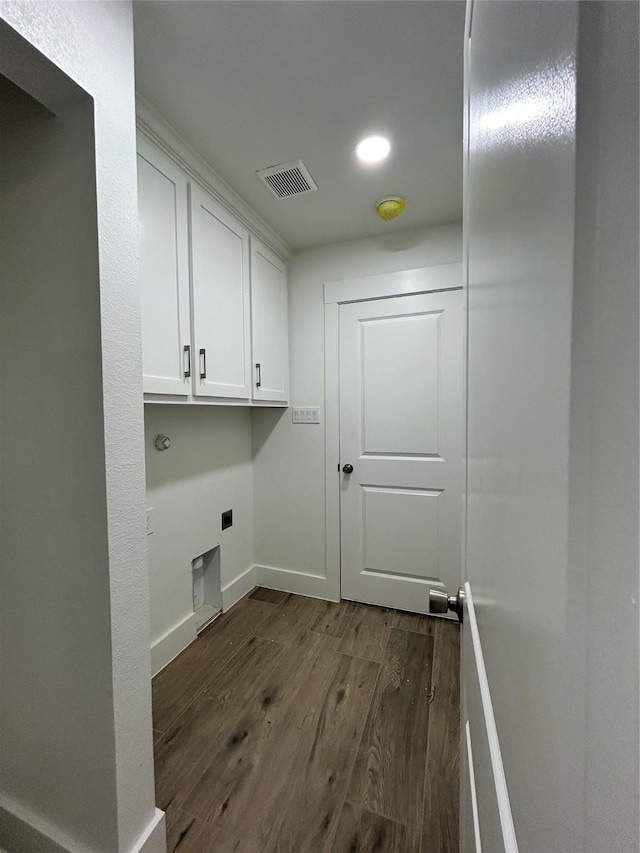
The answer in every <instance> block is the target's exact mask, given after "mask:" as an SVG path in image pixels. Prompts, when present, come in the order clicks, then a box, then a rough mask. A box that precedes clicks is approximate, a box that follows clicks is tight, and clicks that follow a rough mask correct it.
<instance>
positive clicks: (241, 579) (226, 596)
mask: <svg viewBox="0 0 640 853" xmlns="http://www.w3.org/2000/svg"><path fill="white" fill-rule="evenodd" d="M255 585H256V567H255V566H249V568H248V569H245V570H244V572H242V573H241V574H239V575H238V577H236V578H234V579H233V580H232V581H229V583H228V584H226V585H225V586H223V587H222V610H223V612H226V611H227V610H228V609H229V608H230V607H233V605H234V604H235V603H236V601H240V599H241V598H244V596H245V595H246V594H247V593H248V592H251V590H252V589H253V588H254V586H255Z"/></svg>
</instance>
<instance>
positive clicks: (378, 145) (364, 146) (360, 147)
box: [356, 136, 391, 163]
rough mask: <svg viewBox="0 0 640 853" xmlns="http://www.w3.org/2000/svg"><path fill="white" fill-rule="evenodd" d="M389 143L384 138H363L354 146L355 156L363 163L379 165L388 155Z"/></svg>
mask: <svg viewBox="0 0 640 853" xmlns="http://www.w3.org/2000/svg"><path fill="white" fill-rule="evenodd" d="M389 151H391V143H390V142H389V140H388V139H385V138H384V136H365V138H364V139H361V140H360V142H358V144H357V145H356V155H357V156H358V158H359V159H360V160H362V161H363V163H379V162H380V161H381V160H384V159H385V157H387V156H388V155H389Z"/></svg>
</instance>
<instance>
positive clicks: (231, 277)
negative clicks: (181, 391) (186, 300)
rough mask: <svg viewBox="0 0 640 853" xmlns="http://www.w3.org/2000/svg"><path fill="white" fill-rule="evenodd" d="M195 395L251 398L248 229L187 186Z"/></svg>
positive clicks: (211, 201)
mask: <svg viewBox="0 0 640 853" xmlns="http://www.w3.org/2000/svg"><path fill="white" fill-rule="evenodd" d="M189 189H190V203H191V286H192V299H193V343H194V348H195V356H196V361H195V371H194V373H195V376H194V386H193V391H194V394H195V396H197V397H202V396H204V397H230V398H245V399H248V398H249V397H251V362H250V358H251V348H250V338H249V335H250V325H249V231H248V230H247V229H246V228H245V227H244V226H243V225H241V223H240V222H238V220H237V219H236V218H235V217H234V216H232V215H231V214H230V213H229V212H228V211H227V210H225V208H224V207H222V205H221V204H219V203H218V202H217V201H215V200H214V199H213V198H211V196H209V195H208V194H207V193H205V192H204V191H203V190H201V189H200V187H198V186H197V185H195V184H190V187H189Z"/></svg>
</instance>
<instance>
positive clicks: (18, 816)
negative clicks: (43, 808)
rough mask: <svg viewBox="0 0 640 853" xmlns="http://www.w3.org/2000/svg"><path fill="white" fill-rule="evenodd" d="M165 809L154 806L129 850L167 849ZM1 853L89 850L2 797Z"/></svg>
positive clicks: (84, 852)
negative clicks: (150, 817)
mask: <svg viewBox="0 0 640 853" xmlns="http://www.w3.org/2000/svg"><path fill="white" fill-rule="evenodd" d="M166 850H167V841H166V830H165V818H164V812H162V811H160V809H156V810H155V815H154V817H153V820H152V821H151V823H150V824H149V825H148V826H147V828H146V829H145V831H144V832H143V833H142V835H141V836H140V838H139V839H138V841H137V842H136V843H135V844H134V846H133V847H132V848H131V850H130V853H166ZM0 853H92V849H91V848H89V847H87V846H86V844H82V843H81V842H78V841H76V840H75V839H71V838H69V837H66V836H65V834H64V832H62V831H61V830H60V829H58V828H57V827H54V826H52V825H50V824H49V823H48V821H45V820H43V819H41V818H39V817H37V816H36V815H33V814H30V813H28V811H27V810H26V809H24V808H22V807H19V806H17V805H16V804H13V803H11V804H10V803H9V801H8V800H5V798H4V797H3V798H2V802H0Z"/></svg>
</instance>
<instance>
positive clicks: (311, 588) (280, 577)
mask: <svg viewBox="0 0 640 853" xmlns="http://www.w3.org/2000/svg"><path fill="white" fill-rule="evenodd" d="M255 569H256V584H257V585H258V586H266V587H267V588H268V589H281V590H282V591H283V592H294V593H297V594H298V595H308V596H310V597H311V598H324V599H326V600H327V601H339V599H340V594H339V593H338V594H337V595H336V592H335V590H334V589H333V588H332V584H331V582H330V581H329V579H328V578H324V577H320V576H318V575H305V574H303V573H302V572H293V571H291V570H290V569H277V568H274V566H256V567H255Z"/></svg>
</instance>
